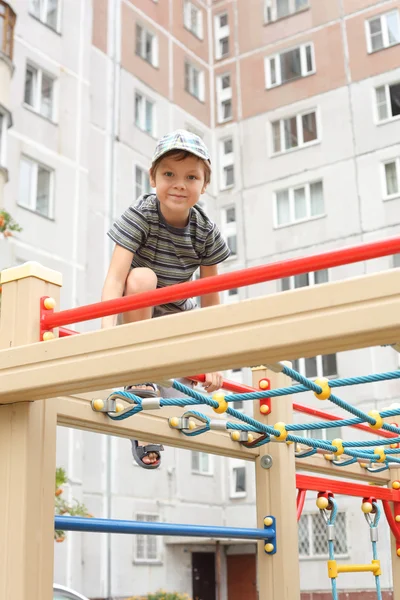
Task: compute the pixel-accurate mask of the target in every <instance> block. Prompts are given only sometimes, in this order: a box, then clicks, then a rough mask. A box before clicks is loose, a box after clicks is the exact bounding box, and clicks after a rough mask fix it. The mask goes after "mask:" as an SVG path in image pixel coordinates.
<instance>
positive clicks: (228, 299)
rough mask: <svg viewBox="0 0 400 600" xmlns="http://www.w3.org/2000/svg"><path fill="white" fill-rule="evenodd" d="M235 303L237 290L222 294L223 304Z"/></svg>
mask: <svg viewBox="0 0 400 600" xmlns="http://www.w3.org/2000/svg"><path fill="white" fill-rule="evenodd" d="M228 245H229V244H228ZM235 302H239V289H238V288H233V289H231V290H226V291H225V292H224V304H234V303H235Z"/></svg>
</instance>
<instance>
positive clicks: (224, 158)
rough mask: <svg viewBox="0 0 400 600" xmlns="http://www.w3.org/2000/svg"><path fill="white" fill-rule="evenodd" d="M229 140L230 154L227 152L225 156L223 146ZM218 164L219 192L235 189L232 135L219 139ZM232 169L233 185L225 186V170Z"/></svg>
mask: <svg viewBox="0 0 400 600" xmlns="http://www.w3.org/2000/svg"><path fill="white" fill-rule="evenodd" d="M228 140H231V141H232V152H228V153H227V154H225V151H224V145H225V142H226V141H228ZM219 145H220V146H219V148H220V151H219V157H220V160H219V163H220V187H219V189H220V191H225V190H231V189H233V188H234V187H235V185H236V180H235V150H234V139H233V135H229V136H226V137H224V138H221V139H220V140H219ZM230 167H232V169H233V183H230V184H226V179H225V173H226V169H228V168H230Z"/></svg>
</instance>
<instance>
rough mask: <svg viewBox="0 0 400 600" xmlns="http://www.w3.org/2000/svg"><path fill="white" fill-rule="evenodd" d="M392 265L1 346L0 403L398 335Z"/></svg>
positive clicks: (398, 281)
mask: <svg viewBox="0 0 400 600" xmlns="http://www.w3.org/2000/svg"><path fill="white" fill-rule="evenodd" d="M399 314H400V272H399V271H397V270H394V271H388V272H384V273H378V274H374V275H369V276H366V277H361V278H357V279H352V280H347V281H341V282H337V283H332V284H327V285H320V286H315V287H311V288H303V289H301V290H296V291H293V292H288V293H283V294H278V295H273V296H268V297H265V298H257V299H253V300H248V301H244V302H240V303H238V304H233V305H229V306H217V307H212V308H208V309H203V310H200V311H190V312H189V313H186V314H181V315H173V316H170V317H165V318H164V319H154V320H152V321H146V322H141V323H134V324H130V325H124V326H120V327H116V328H113V329H109V330H103V331H96V332H91V333H86V334H83V335H80V336H72V337H71V338H67V339H61V340H53V341H51V342H46V343H43V342H42V343H38V344H33V345H30V346H28V347H25V348H23V347H22V348H12V349H10V350H7V351H1V352H0V403H7V402H16V401H19V400H21V399H23V398H26V397H27V396H26V395H27V394H28V396H29V398H31V399H41V398H49V397H55V396H58V395H59V394H60V393H61V394H70V393H77V392H84V391H89V390H91V389H99V388H108V387H113V386H120V385H124V384H128V383H135V382H140V381H149V380H154V379H159V378H162V377H171V376H172V377H178V376H182V375H190V374H194V373H196V372H206V371H216V370H222V369H226V368H232V367H242V366H244V365H252V364H253V365H254V364H260V363H263V364H265V363H268V362H275V361H277V360H282V359H285V358H295V357H298V356H315V355H317V354H330V353H333V352H340V351H344V350H350V349H354V348H360V347H368V346H373V345H379V344H388V343H394V342H395V341H397V340H398V339H400V320H399Z"/></svg>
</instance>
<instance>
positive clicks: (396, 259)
mask: <svg viewBox="0 0 400 600" xmlns="http://www.w3.org/2000/svg"><path fill="white" fill-rule="evenodd" d="M393 268H394V269H398V268H400V254H393Z"/></svg>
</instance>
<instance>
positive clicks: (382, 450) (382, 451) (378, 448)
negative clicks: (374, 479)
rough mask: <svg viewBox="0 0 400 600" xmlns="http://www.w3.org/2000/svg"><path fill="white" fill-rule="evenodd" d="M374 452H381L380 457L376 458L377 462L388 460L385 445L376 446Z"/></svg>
mask: <svg viewBox="0 0 400 600" xmlns="http://www.w3.org/2000/svg"><path fill="white" fill-rule="evenodd" d="M374 454H379V458H378V459H375V462H379V463H383V462H385V460H386V454H385V448H384V447H383V446H378V447H377V448H374Z"/></svg>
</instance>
